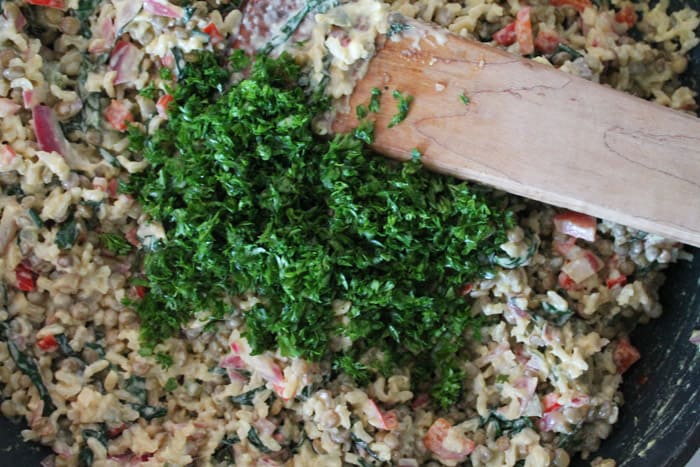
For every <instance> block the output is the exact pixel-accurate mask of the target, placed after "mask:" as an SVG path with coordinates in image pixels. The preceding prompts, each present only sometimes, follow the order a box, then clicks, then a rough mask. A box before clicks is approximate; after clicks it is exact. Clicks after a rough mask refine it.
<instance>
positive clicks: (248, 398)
mask: <svg viewBox="0 0 700 467" xmlns="http://www.w3.org/2000/svg"><path fill="white" fill-rule="evenodd" d="M264 389H265V386H259V387H257V388H254V389H251V390H250V391H246V392H244V393H243V394H239V395H237V396H231V397H230V398H229V399H230V400H231V402H233V403H234V404H238V405H253V399H254V398H255V395H256V394H257V393H259V392H260V391H263V390H264Z"/></svg>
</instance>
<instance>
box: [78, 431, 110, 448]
mask: <svg viewBox="0 0 700 467" xmlns="http://www.w3.org/2000/svg"><path fill="white" fill-rule="evenodd" d="M88 438H95V439H96V440H97V441H99V442H100V443H102V445H103V446H105V447H106V446H107V433H106V428H105V427H104V426H102V427H101V428H100V429H99V430H92V429H87V430H83V439H84V440H87V439H88Z"/></svg>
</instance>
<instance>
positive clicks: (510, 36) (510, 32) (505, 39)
mask: <svg viewBox="0 0 700 467" xmlns="http://www.w3.org/2000/svg"><path fill="white" fill-rule="evenodd" d="M493 40H494V42H495V43H496V44H498V45H511V44H513V43H515V21H513V22H512V23H509V24H507V25H505V26H504V27H502V28H501V29H499V30H498V31H496V32H495V33H494V35H493Z"/></svg>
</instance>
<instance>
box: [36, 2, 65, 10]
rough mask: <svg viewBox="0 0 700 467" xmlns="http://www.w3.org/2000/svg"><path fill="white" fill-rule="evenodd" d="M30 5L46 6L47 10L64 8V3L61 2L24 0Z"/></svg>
mask: <svg viewBox="0 0 700 467" xmlns="http://www.w3.org/2000/svg"><path fill="white" fill-rule="evenodd" d="M26 1H27V3H29V4H30V5H38V6H47V7H49V8H58V9H60V10H62V9H64V8H65V7H66V2H64V1H63V0H26Z"/></svg>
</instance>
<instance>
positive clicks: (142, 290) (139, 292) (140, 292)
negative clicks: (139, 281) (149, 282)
mask: <svg viewBox="0 0 700 467" xmlns="http://www.w3.org/2000/svg"><path fill="white" fill-rule="evenodd" d="M134 289H135V290H136V296H137V297H139V298H143V297H145V296H146V291H147V290H146V287H144V286H143V285H137V286H136V287H134Z"/></svg>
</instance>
